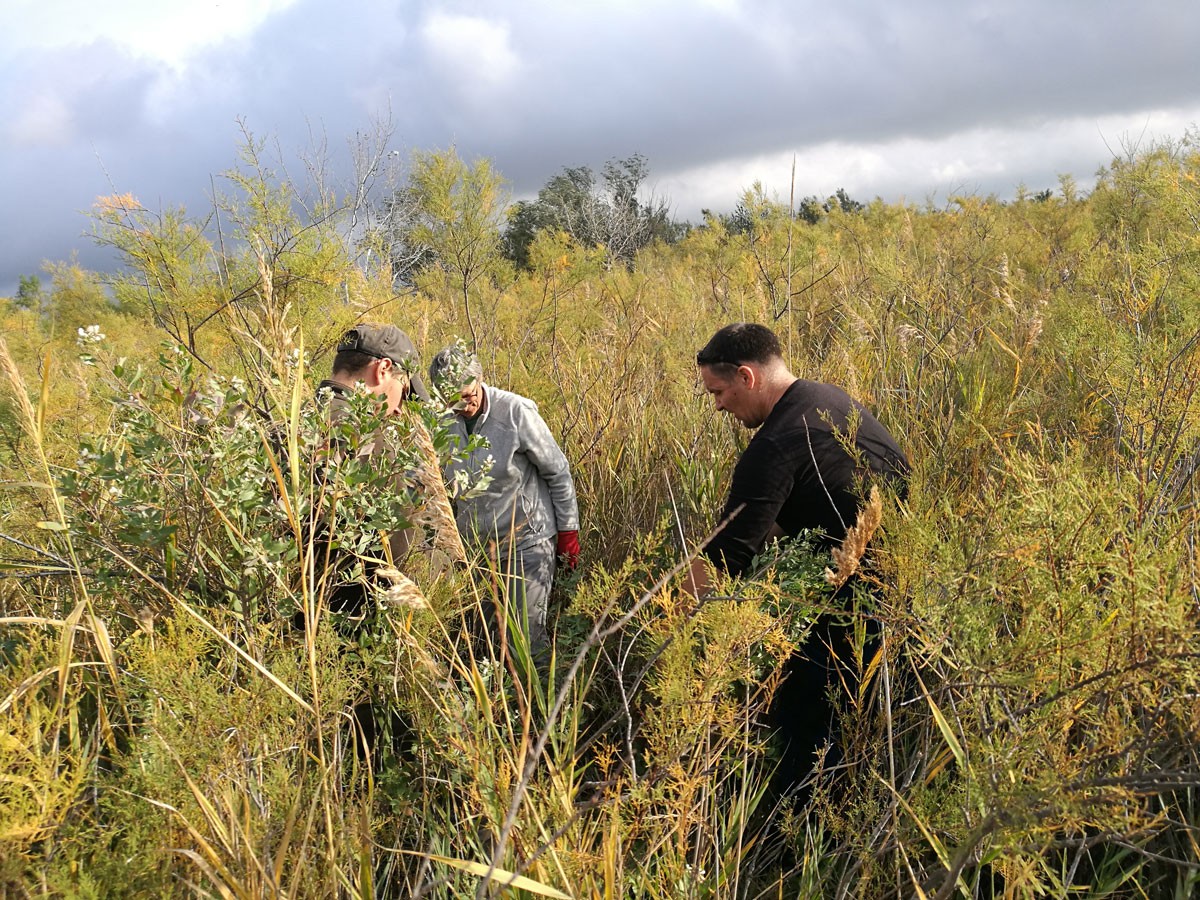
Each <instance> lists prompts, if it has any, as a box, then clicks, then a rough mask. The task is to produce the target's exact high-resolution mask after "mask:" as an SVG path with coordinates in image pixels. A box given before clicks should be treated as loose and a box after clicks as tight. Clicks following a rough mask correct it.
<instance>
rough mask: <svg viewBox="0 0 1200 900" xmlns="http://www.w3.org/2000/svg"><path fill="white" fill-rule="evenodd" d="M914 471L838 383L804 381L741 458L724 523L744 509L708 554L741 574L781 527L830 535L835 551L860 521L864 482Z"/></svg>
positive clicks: (796, 385) (794, 387)
mask: <svg viewBox="0 0 1200 900" xmlns="http://www.w3.org/2000/svg"><path fill="white" fill-rule="evenodd" d="M847 448H853V449H852V451H851V450H848V449H847ZM908 471H909V466H908V460H907V459H906V458H905V456H904V453H903V452H902V451H901V450H900V448H899V446H897V444H896V442H895V440H894V439H893V438H892V436H891V435H890V434H889V433H888V431H887V429H886V428H884V427H883V426H882V425H881V424H879V421H878V420H877V419H876V418H875V417H874V416H873V415H871V413H870V412H868V411H867V409H866V408H865V407H864V406H862V404H860V403H857V402H855V401H854V400H853V399H851V397H850V395H849V394H847V393H846V392H845V391H843V390H842V389H841V388H839V387H835V386H834V385H831V384H821V383H820V382H816V381H807V380H805V379H802V378H800V379H797V380H796V381H795V382H793V383H792V385H791V387H789V388H788V389H787V391H785V392H784V394H783V396H782V397H781V398H780V399H779V401H778V402H777V403H776V404H775V407H774V408H773V409H772V410H771V413H770V415H768V416H767V419H766V421H765V422H763V424H762V426H761V427H760V428H759V430H758V433H757V434H755V435H754V437H753V438H752V439H751V440H750V444H749V445H748V446H747V447H746V449H745V451H743V453H742V455H741V457H740V458H739V459H738V462H737V466H736V467H735V468H734V471H733V483H732V485H731V486H730V489H729V499H728V500H727V501H726V503H725V511H724V513H723V514H722V519H725V518H728V517H729V516H730V515H733V513H734V511H735V510H737V509H738V507H742V508H741V510H740V512H738V513H737V514H736V515H735V516H734V517H733V519H732V521H730V522H729V523H728V524H727V525H726V526H725V528H724V529H723V530H722V531H721V532H720V533H719V534H718V535H717V536H716V537H715V538H714V539H713V541H712V542H711V543H710V544H709V545H708V547H707V548H706V549H705V553H707V555H708V557H709V558H710V559H711V560H712V561H713V562H714V563H715V564H716V565H717V566H718V567H720V568H723V569H724V570H725V571H727V572H731V573H733V574H735V575H740V574H742V573H743V572H745V570H746V569H747V568H748V567H749V565H750V561H751V560H752V559H753V558H754V556H755V554H757V553H758V552H759V551H760V550H762V548H763V545H764V543H765V542H766V539H767V535H768V534H769V533H770V530H771V526H772V525H774V524H778V525H779V527H780V528H781V529H782V530H783V531H784V533H785V534H788V535H790V536H792V537H795V536H796V535H797V534H799V532H800V531H801V530H802V529H806V528H808V529H815V530H819V531H821V532H823V533H824V535H825V539H824V540H825V543H826V545H828V546H831V545H833V544H836V543H839V542H840V541H841V540H842V539H843V538H844V537H845V535H846V530H847V529H848V528H849V527H850V526H851V525H853V524H854V522H855V519H856V518H857V516H858V506H859V504H860V503H861V500H862V496H863V488H864V484H865V483H866V482H867V481H869V480H870V478H872V477H877V476H882V477H884V478H889V479H891V478H895V479H898V480H899V481H901V483H902V482H903V480H904V479H905V478H906V477H907V475H908Z"/></svg>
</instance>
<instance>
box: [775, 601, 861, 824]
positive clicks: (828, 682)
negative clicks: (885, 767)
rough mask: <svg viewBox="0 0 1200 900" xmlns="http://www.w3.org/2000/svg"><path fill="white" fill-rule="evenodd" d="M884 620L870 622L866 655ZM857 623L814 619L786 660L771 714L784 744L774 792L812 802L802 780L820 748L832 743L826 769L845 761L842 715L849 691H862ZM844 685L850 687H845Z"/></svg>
mask: <svg viewBox="0 0 1200 900" xmlns="http://www.w3.org/2000/svg"><path fill="white" fill-rule="evenodd" d="M879 630H880V629H879V622H878V620H876V619H868V620H867V642H868V646H867V654H868V655H869V654H870V653H871V652H872V645H873V644H874V643H875V642H876V641H877V640H878V637H879ZM853 645H854V623H853V622H852V621H850V620H849V618H848V617H846V616H841V615H823V616H821V617H819V618H818V619H817V621H816V622H814V623H813V626H812V629H811V630H810V631H809V634H808V638H807V639H806V640H805V642H804V645H803V646H801V647H799V648H798V649H797V650H796V652H795V653H793V654H792V655H791V657H790V658H789V659H788V660H787V661H786V662H785V663H784V667H783V678H782V680H781V682H780V684H779V687H778V689H777V690H776V692H775V697H774V699H773V701H772V703H771V707H770V709H769V710H768V712H767V724H768V726H769V727H770V728H771V729H772V730H773V731H774V733H775V735H776V738H777V740H778V741H779V744H780V746H781V748H782V751H781V754H780V762H779V768H778V769H777V771H776V774H775V778H774V782H773V785H772V791H771V793H772V794H774V795H775V798H776V799H779V798H782V797H783V796H785V795H794V796H795V797H796V799H797V801H799V802H807V800H808V796H809V793H810V791H809V790H808V788H807V786H803V782H804V781H805V780H806V779H807V778H808V777H809V775H811V774H812V769H813V763H814V762H815V761H816V754H817V751H818V750H819V749H820V748H821V747H822V746H824V745H825V744H826V743H829V745H830V747H829V751H828V752H827V753H826V755H825V762H824V766H825V768H826V769H828V768H831V767H835V766H837V765H838V764H839V763H840V762H841V760H842V751H843V748H842V744H841V740H840V737H841V735H840V734H839V732H838V729H837V716H838V713H839V711H840V710H841V709H842V708H843V707H844V705H845V701H846V698H847V691H851V692H857V690H858V684H859V679H858V675H859V672H858V666H857V663H856V662H855V659H854V653H853ZM843 685H845V686H844V687H843Z"/></svg>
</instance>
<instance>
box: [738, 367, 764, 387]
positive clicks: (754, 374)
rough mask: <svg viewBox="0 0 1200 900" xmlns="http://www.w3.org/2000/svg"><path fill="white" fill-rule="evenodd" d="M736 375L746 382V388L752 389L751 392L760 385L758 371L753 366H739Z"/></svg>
mask: <svg viewBox="0 0 1200 900" xmlns="http://www.w3.org/2000/svg"><path fill="white" fill-rule="evenodd" d="M734 375H735V376H737V377H738V378H740V379H741V380H742V381H744V382H745V384H746V387H747V388H750V389H751V390H753V389H754V386H755V385H756V384H758V371H757V370H756V369H754V368H752V367H751V366H746V365H741V366H738V367H737V371H736V372H735V373H734Z"/></svg>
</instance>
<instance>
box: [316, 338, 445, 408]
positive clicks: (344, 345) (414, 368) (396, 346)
mask: <svg viewBox="0 0 1200 900" xmlns="http://www.w3.org/2000/svg"><path fill="white" fill-rule="evenodd" d="M343 350H354V351H357V352H358V353H365V354H367V356H374V357H375V358H376V359H390V360H391V361H392V362H394V363H395V364H396V365H398V366H399V367H400V368H401V369H403V370H404V371H405V372H406V373H408V378H409V382H410V383H411V384H412V391H413V393H414V394H416V395H417V396H418V397H420V398H421V399H422V400H424V401H426V402H428V401H429V391H427V390H426V389H425V382H424V381H423V380H422V379H421V374H420V372H421V358H420V357H419V356H418V355H417V348H416V347H415V346H413V342H412V339H411V338H410V337H409V336H408V335H407V334H405V333H404V332H403V331H401V330H400V329H399V328H397V327H396V326H395V325H374V324H368V325H356V326H355V327H353V328H351V329H350V330H349V331H347V332H346V333H345V334H344V335H342V339H341V341H339V342H338V347H337V352H338V353H341V352H342V351H343Z"/></svg>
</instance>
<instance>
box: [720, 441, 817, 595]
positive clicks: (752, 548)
mask: <svg viewBox="0 0 1200 900" xmlns="http://www.w3.org/2000/svg"><path fill="white" fill-rule="evenodd" d="M794 482H795V472H794V467H792V466H789V465H786V463H785V456H784V454H782V453H781V452H780V448H778V447H776V445H775V444H774V443H773V442H771V441H768V440H761V441H759V440H755V441H751V442H750V445H749V446H748V447H746V449H745V451H743V453H742V455H741V458H739V459H738V462H737V465H736V466H735V467H734V470H733V483H732V484H731V485H730V488H729V499H728V500H727V501H726V503H725V510H724V511H723V512H722V513H721V521H723V522H726V524H725V527H724V528H722V529H721V530H720V531H719V532H718V533H717V535H716V536H715V537H714V538H713V539H712V541H711V542H710V543H709V545H708V546H707V547H706V548H705V550H704V552H705V554H706V555H707V556H708V558H709V559H711V560H712V561H713V563H714V564H715V565H716V566H717V567H718V568H721V569H724V570H725V571H726V572H729V573H730V574H732V575H741V574H743V573H744V572H745V571H746V570H747V569H748V568H749V567H750V562H751V560H753V559H754V556H755V554H757V553H758V552H759V551H760V550H761V549H762V547H763V544H764V543H765V542H766V539H767V535H768V534H769V533H770V531H771V526H772V525H774V524H775V521H776V519H777V518H778V516H779V510H780V509H781V508H782V507H783V504H784V501H786V500H787V498H788V495H789V494H791V492H792V487H793V485H794ZM731 517H732V518H731ZM726 520H728V521H726Z"/></svg>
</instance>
